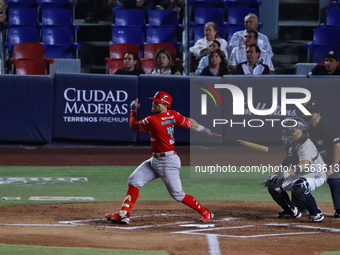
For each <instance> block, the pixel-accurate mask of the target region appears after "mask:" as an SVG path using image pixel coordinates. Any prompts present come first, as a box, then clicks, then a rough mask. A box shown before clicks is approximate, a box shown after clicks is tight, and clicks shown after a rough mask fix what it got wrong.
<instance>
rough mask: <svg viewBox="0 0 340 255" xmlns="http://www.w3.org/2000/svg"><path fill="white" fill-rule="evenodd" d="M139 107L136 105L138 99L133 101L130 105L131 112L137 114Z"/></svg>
mask: <svg viewBox="0 0 340 255" xmlns="http://www.w3.org/2000/svg"><path fill="white" fill-rule="evenodd" d="M139 107H140V104H139V103H138V98H136V99H135V100H133V101H132V102H131V104H130V109H131V111H134V112H137V110H138V108H139Z"/></svg>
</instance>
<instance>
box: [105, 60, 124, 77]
mask: <svg viewBox="0 0 340 255" xmlns="http://www.w3.org/2000/svg"><path fill="white" fill-rule="evenodd" d="M105 61H106V63H107V66H108V74H114V73H115V72H116V71H117V70H118V69H121V68H124V59H110V58H106V59H105Z"/></svg>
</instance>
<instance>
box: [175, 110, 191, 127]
mask: <svg viewBox="0 0 340 255" xmlns="http://www.w3.org/2000/svg"><path fill="white" fill-rule="evenodd" d="M176 119H177V122H178V125H180V126H181V127H184V128H191V127H192V122H191V121H190V119H189V118H187V117H185V116H183V115H182V114H180V113H179V112H176Z"/></svg>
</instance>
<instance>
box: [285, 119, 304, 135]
mask: <svg viewBox="0 0 340 255" xmlns="http://www.w3.org/2000/svg"><path fill="white" fill-rule="evenodd" d="M282 125H283V137H284V138H285V137H292V135H293V134H294V132H295V129H297V128H301V129H303V130H304V131H305V130H307V124H306V122H305V121H304V120H303V119H301V118H299V117H290V118H287V119H285V120H283V121H282Z"/></svg>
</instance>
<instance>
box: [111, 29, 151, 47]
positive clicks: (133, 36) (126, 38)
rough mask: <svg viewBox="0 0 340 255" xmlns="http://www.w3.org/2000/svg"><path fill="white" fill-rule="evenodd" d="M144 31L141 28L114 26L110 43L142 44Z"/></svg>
mask: <svg viewBox="0 0 340 255" xmlns="http://www.w3.org/2000/svg"><path fill="white" fill-rule="evenodd" d="M144 38H145V35H144V32H143V30H142V29H141V28H135V27H114V28H113V29H112V41H111V43H110V44H116V43H120V44H121V43H131V44H138V45H139V46H141V47H142V46H143V43H144Z"/></svg>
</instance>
